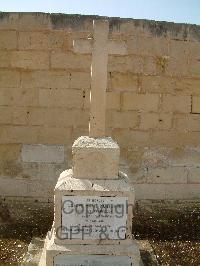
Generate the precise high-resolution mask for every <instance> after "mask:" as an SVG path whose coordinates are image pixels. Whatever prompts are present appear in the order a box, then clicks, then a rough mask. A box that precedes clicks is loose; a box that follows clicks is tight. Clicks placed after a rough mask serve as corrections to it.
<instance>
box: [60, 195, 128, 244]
mask: <svg viewBox="0 0 200 266" xmlns="http://www.w3.org/2000/svg"><path fill="white" fill-rule="evenodd" d="M127 202H128V198H127V197H113V196H112V197H100V196H63V197H62V212H61V215H62V217H61V230H60V232H59V234H60V237H61V238H65V239H125V237H126V222H127V206H128V203H127Z"/></svg>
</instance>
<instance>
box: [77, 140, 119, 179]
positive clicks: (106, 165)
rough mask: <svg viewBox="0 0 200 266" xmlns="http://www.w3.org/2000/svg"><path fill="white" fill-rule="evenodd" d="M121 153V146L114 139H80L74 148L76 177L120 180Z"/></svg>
mask: <svg viewBox="0 0 200 266" xmlns="http://www.w3.org/2000/svg"><path fill="white" fill-rule="evenodd" d="M119 153H120V150H119V146H118V144H117V143H116V142H114V141H113V140H112V138H109V137H107V138H97V139H94V138H89V137H87V136H85V137H80V138H78V139H77V140H76V141H75V142H74V144H73V146H72V156H73V175H74V177H75V178H80V179H108V178H109V179H116V178H118V164H119Z"/></svg>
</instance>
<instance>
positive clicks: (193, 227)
mask: <svg viewBox="0 0 200 266" xmlns="http://www.w3.org/2000/svg"><path fill="white" fill-rule="evenodd" d="M26 215H27V216H26V217H24V218H23V219H17V220H12V219H10V216H9V215H7V217H8V219H7V220H6V216H5V215H4V218H3V219H1V220H0V221H1V223H0V265H19V263H20V261H21V260H22V258H23V256H24V254H25V253H26V252H27V248H28V244H29V243H30V241H31V239H32V237H44V236H45V235H46V232H47V231H48V230H49V229H50V228H51V224H52V217H53V213H52V210H51V208H50V209H49V211H48V212H46V213H45V211H44V210H43V209H40V208H35V209H34V211H33V210H30V212H29V213H27V214H26ZM0 217H1V212H0ZM133 225H134V226H133V231H134V235H135V237H136V239H139V240H148V241H149V242H150V244H151V246H152V247H153V249H154V252H155V255H156V258H157V260H158V262H159V264H160V265H169V266H176V265H183V266H197V265H198V266H199V265H200V204H197V203H194V202H192V203H187V204H179V203H177V204H174V203H173V204H171V203H170V204H168V205H167V204H166V203H160V204H157V203H152V204H143V205H142V204H140V206H137V208H136V213H135V217H134V223H133ZM145 265H151V266H152V265H154V264H151V263H147V264H145Z"/></svg>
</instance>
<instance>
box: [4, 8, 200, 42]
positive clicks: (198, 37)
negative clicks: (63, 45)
mask: <svg viewBox="0 0 200 266" xmlns="http://www.w3.org/2000/svg"><path fill="white" fill-rule="evenodd" d="M94 19H108V20H109V21H110V30H111V31H116V32H120V33H128V34H132V35H135V34H137V33H144V34H145V35H150V36H154V37H166V36H168V37H170V38H173V39H180V40H194V41H200V25H195V24H186V23H174V22H165V21H154V20H146V19H133V18H119V17H103V16H96V15H79V14H60V13H37V12H24V13H21V12H0V29H15V30H30V29H32V30H48V29H49V30H50V29H57V30H59V29H67V30H76V31H91V30H92V21H93V20H94Z"/></svg>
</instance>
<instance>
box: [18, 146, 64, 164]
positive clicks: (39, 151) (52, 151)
mask: <svg viewBox="0 0 200 266" xmlns="http://www.w3.org/2000/svg"><path fill="white" fill-rule="evenodd" d="M22 161H23V162H33V163H34V162H38V163H63V162H64V146H61V145H51V146H50V145H23V146H22Z"/></svg>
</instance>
